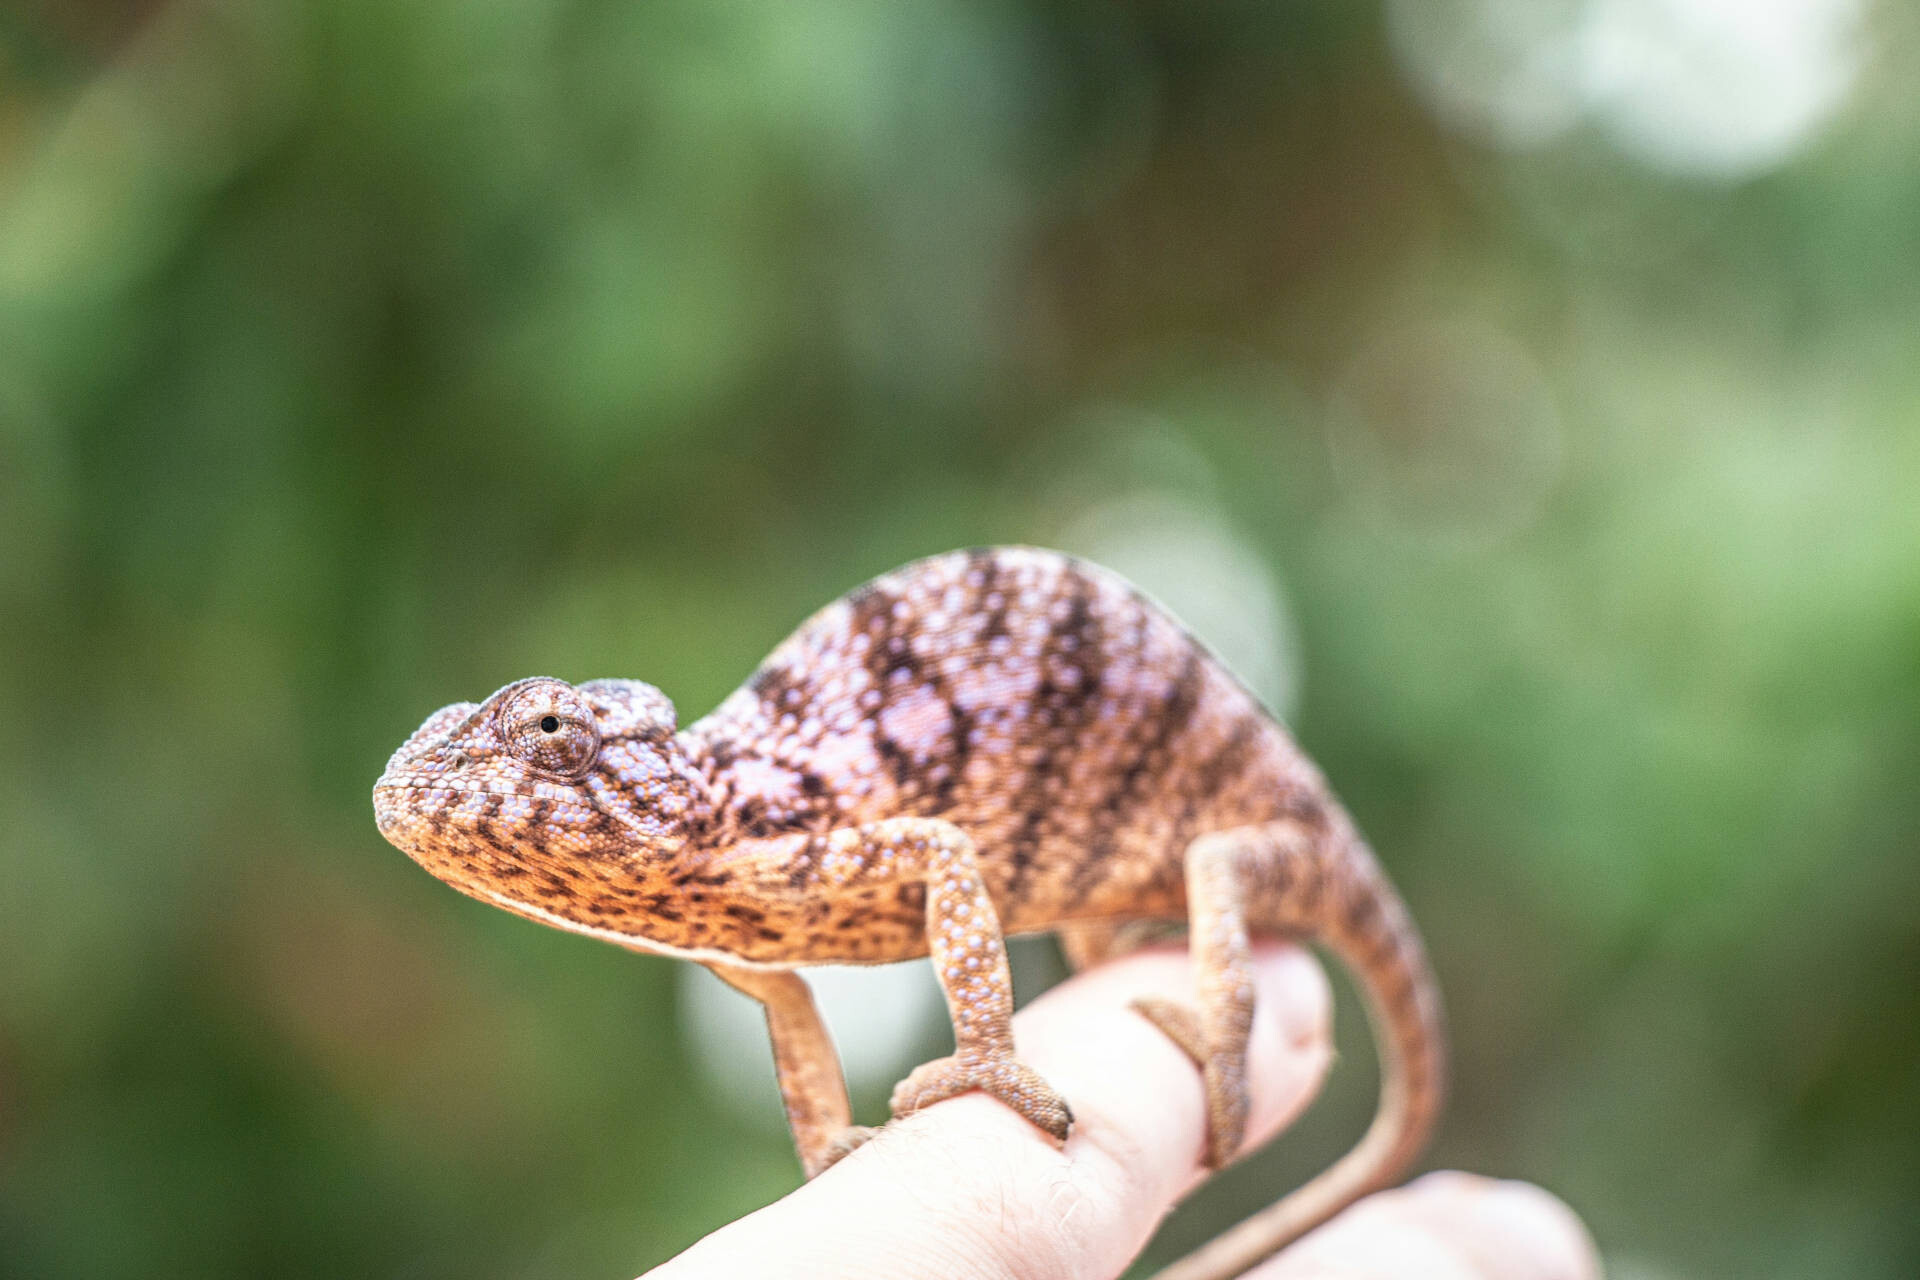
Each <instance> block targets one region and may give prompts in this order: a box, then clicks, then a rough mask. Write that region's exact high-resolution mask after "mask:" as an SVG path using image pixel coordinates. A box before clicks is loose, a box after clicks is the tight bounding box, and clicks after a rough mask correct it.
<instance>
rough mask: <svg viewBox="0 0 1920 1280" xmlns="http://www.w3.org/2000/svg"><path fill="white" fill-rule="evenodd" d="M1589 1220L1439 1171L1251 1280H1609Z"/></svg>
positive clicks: (1360, 1210) (1533, 1191)
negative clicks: (1411, 1279) (1602, 1275)
mask: <svg viewBox="0 0 1920 1280" xmlns="http://www.w3.org/2000/svg"><path fill="white" fill-rule="evenodd" d="M1599 1275H1600V1260H1599V1256H1598V1254H1597V1253H1596V1252H1595V1251H1594V1247H1593V1241H1592V1239H1591V1238H1590V1237H1589V1236H1588V1235H1587V1230H1586V1228H1585V1227H1584V1226H1582V1225H1581V1222H1580V1219H1579V1218H1577V1217H1575V1216H1574V1214H1573V1211H1572V1210H1571V1209H1569V1208H1567V1206H1566V1205H1564V1204H1562V1203H1561V1202H1560V1201H1558V1200H1556V1199H1554V1198H1553V1197H1552V1196H1550V1195H1548V1194H1547V1193H1546V1192H1544V1191H1542V1190H1541V1189H1540V1188H1538V1187H1534V1186H1529V1185H1528V1184H1526V1183H1524V1182H1497V1181H1495V1180H1493V1179H1491V1178H1480V1177H1474V1176H1472V1175H1470V1174H1465V1173H1435V1174H1429V1175H1428V1176H1427V1177H1424V1178H1422V1179H1420V1181H1418V1182H1416V1183H1414V1184H1413V1185H1412V1186H1409V1187H1404V1188H1402V1189H1400V1190H1398V1191H1387V1192H1383V1193H1382V1194H1380V1195H1377V1196H1369V1197H1368V1198H1367V1199H1365V1200H1362V1201H1361V1202H1360V1203H1359V1204H1357V1205H1355V1206H1354V1207H1353V1208H1351V1209H1349V1210H1347V1211H1346V1212H1345V1213H1343V1214H1341V1215H1340V1216H1339V1217H1338V1218H1335V1219H1334V1220H1333V1221H1332V1222H1330V1223H1328V1224H1327V1225H1326V1226H1324V1227H1322V1228H1320V1229H1319V1230H1318V1231H1315V1232H1313V1233H1312V1234H1310V1235H1308V1236H1307V1237H1306V1238H1305V1239H1303V1240H1301V1241H1300V1242H1299V1243H1298V1244H1296V1245H1294V1246H1293V1247H1292V1248H1290V1249H1288V1250H1286V1251H1285V1252H1283V1253H1282V1254H1281V1255H1280V1256H1279V1257H1277V1258H1275V1259H1274V1260H1273V1261H1272V1262H1270V1263H1268V1264H1266V1265H1265V1266H1263V1267H1259V1268H1256V1269H1255V1270H1254V1271H1252V1272H1250V1273H1248V1276H1247V1278H1246V1280H1334V1278H1335V1277H1338V1280H1408V1277H1414V1276H1418V1277H1420V1278H1421V1280H1599Z"/></svg>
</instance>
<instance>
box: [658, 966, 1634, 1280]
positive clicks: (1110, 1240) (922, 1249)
mask: <svg viewBox="0 0 1920 1280" xmlns="http://www.w3.org/2000/svg"><path fill="white" fill-rule="evenodd" d="M1252 969H1253V973H1254V976H1255V982H1256V986H1257V989H1258V996H1257V1000H1256V1008H1257V1009H1258V1012H1257V1014H1256V1016H1255V1019H1254V1024H1253V1027H1252V1029H1251V1036H1250V1040H1249V1054H1248V1068H1249V1070H1248V1075H1249V1079H1250V1081H1251V1083H1252V1087H1251V1089H1250V1094H1251V1111H1250V1116H1249V1124H1248V1137H1247V1144H1248V1147H1249V1148H1252V1147H1257V1146H1259V1145H1261V1144H1262V1143H1264V1142H1266V1141H1267V1140H1268V1139H1270V1138H1271V1137H1272V1136H1273V1135H1274V1134H1275V1133H1277V1132H1278V1131H1280V1130H1281V1129H1283V1128H1284V1127H1285V1126H1286V1125H1287V1124H1288V1123H1289V1122H1290V1121H1291V1120H1292V1119H1293V1117H1295V1116H1296V1115H1297V1114H1298V1113H1299V1112H1300V1111H1301V1110H1303V1109H1304V1108H1305V1107H1306V1105H1307V1104H1308V1102H1309V1100H1310V1098H1311V1096H1312V1094H1313V1093H1314V1091H1315V1090H1316V1089H1317V1088H1318V1085H1319V1083H1320V1081H1321V1078H1322V1075H1323V1073H1324V1071H1325V1069H1326V1067H1327V1064H1328V1063H1329V1061H1330V1057H1331V1055H1330V1050H1329V1047H1328V1030H1329V1028H1328V1013H1329V996H1328V989H1327V985H1326V981H1325V978H1324V975H1323V974H1322V973H1321V971H1320V970H1319V969H1318V967H1317V966H1315V965H1314V964H1313V963H1312V961H1311V960H1310V959H1309V958H1308V957H1307V956H1306V955H1305V954H1304V953H1302V952H1301V951H1299V950H1298V949H1297V948H1295V947H1291V946H1286V945H1282V944H1269V943H1262V944H1259V945H1258V946H1257V947H1256V949H1255V955H1254V957H1253V966H1252ZM1189 982H1190V977H1189V975H1188V972H1187V970H1186V966H1185V963H1184V959H1183V957H1181V956H1180V955H1179V954H1178V953H1177V952H1173V951H1168V950H1166V949H1164V948H1158V949H1155V950H1153V951H1150V952H1147V953H1142V954H1137V955H1133V956H1129V957H1127V958H1125V959H1121V960H1117V961H1114V962H1113V963H1111V964H1107V965H1103V966H1101V967H1099V968H1098V969H1095V970H1093V971H1092V972H1090V973H1086V974H1083V975H1080V976H1079V977H1076V978H1073V979H1070V980H1069V981H1068V982H1065V983H1063V984H1061V985H1060V986H1058V987H1055V988H1054V989H1053V990H1051V991H1049V992H1047V993H1046V994H1045V995H1043V996H1041V997H1040V998H1039V999H1038V1000H1036V1001H1034V1002H1033V1003H1032V1004H1030V1005H1029V1006H1028V1007H1027V1008H1025V1009H1024V1010H1022V1011H1021V1013H1020V1014H1019V1015H1018V1016H1017V1017H1016V1018H1015V1019H1014V1034H1015V1037H1016V1039H1017V1040H1018V1041H1019V1043H1020V1045H1021V1046H1022V1049H1023V1052H1024V1054H1025V1056H1026V1057H1027V1058H1028V1059H1029V1060H1030V1061H1031V1062H1032V1063H1033V1065H1034V1067H1035V1069H1036V1070H1038V1071H1040V1072H1041V1073H1042V1074H1043V1075H1045V1076H1046V1077H1047V1078H1048V1079H1051V1080H1057V1081H1059V1082H1060V1083H1061V1087H1062V1088H1063V1089H1064V1090H1066V1091H1068V1092H1070V1093H1071V1094H1072V1096H1073V1098H1074V1100H1075V1102H1076V1104H1077V1108H1078V1109H1077V1112H1076V1115H1077V1117H1078V1125H1077V1128H1076V1132H1075V1138H1074V1140H1073V1142H1071V1143H1069V1144H1068V1146H1067V1148H1066V1149H1065V1150H1057V1149H1055V1148H1053V1147H1052V1146H1051V1145H1050V1144H1047V1143H1044V1142H1042V1141H1039V1140H1037V1139H1036V1136H1035V1135H1034V1133H1033V1131H1032V1129H1031V1128H1030V1127H1028V1126H1026V1125H1024V1124H1022V1123H1021V1122H1020V1121H1019V1120H1017V1119H1016V1118H1015V1117H1013V1116H1012V1115H1011V1114H1010V1113H1008V1112H1006V1111H1003V1110H1001V1109H999V1108H998V1107H996V1106H995V1105H994V1104H993V1103H991V1102H989V1101H987V1100H985V1099H982V1098H977V1097H974V1098H958V1099H955V1100H954V1101H953V1102H952V1103H949V1104H942V1105H941V1106H938V1107H933V1108H930V1109H928V1110H926V1111H923V1112H920V1113H918V1114H916V1115H915V1116H913V1117H912V1118H911V1119H909V1120H907V1121H903V1122H900V1123H897V1124H894V1125H890V1126H888V1127H887V1129H886V1130H884V1131H883V1132H882V1134H881V1135H880V1136H879V1137H878V1138H877V1139H876V1140H874V1141H872V1142H870V1143H868V1144H867V1145H865V1146H864V1147H863V1148H862V1149H861V1150H860V1151H858V1152H857V1153H855V1154H854V1155H853V1156H852V1157H851V1158H850V1159H848V1160H846V1161H844V1162H843V1163H841V1164H840V1165H839V1166H837V1167H836V1168H834V1169H833V1170H832V1172H831V1173H829V1174H828V1175H827V1176H825V1177H822V1178H819V1179H816V1180H814V1181H812V1182H809V1183H807V1184H806V1185H805V1186H803V1187H802V1188H800V1189H799V1190H798V1191H796V1192H794V1193H793V1194H792V1195H790V1196H788V1197H786V1198H785V1199H783V1200H781V1201H778V1202H776V1203H775V1204H772V1205H769V1206H768V1207H766V1208H765V1209H762V1210H760V1211H758V1212H757V1213H754V1214H751V1215H749V1216H748V1217H746V1218H743V1219H741V1220H740V1221H739V1222H736V1223H734V1224H732V1225H731V1226H729V1227H725V1228H722V1229H721V1230H719V1231H717V1232H715V1233H714V1234H712V1235H710V1236H708V1237H707V1238H706V1239H705V1240H703V1241H701V1242H700V1243H699V1244H697V1245H695V1246H694V1247H693V1248H691V1249H689V1250H688V1251H687V1252H685V1253H683V1254H681V1255H680V1256H679V1257H677V1258H675V1259H674V1260H673V1261H671V1262H668V1263H666V1264H664V1265H662V1266H660V1267H658V1268H656V1269H655V1270H653V1271H651V1272H649V1273H648V1274H647V1277H646V1280H723V1278H728V1280H730V1278H731V1277H735V1276H742V1275H761V1276H779V1277H782V1280H814V1278H816V1277H817V1278H818V1280H829V1278H832V1280H841V1278H845V1280H899V1278H900V1277H935V1276H960V1275H964V1276H968V1277H970V1278H980V1280H993V1278H999V1277H1006V1278H1009V1280H1011V1278H1012V1277H1021V1278H1023V1280H1112V1278H1113V1277H1115V1276H1118V1275H1119V1274H1120V1273H1121V1270H1122V1269H1123V1268H1124V1267H1125V1266H1126V1264H1127V1261H1128V1260H1129V1259H1130V1258H1131V1256H1132V1255H1133V1253H1134V1252H1136V1251H1137V1250H1138V1249H1139V1247H1140V1246H1141V1245H1142V1244H1143V1243H1144V1242H1145V1240H1146V1238H1147V1237H1148V1236H1149V1235H1150V1234H1151V1233H1152V1231H1153V1228H1154V1226H1155V1225H1156V1224H1157V1223H1158V1221H1159V1220H1160V1218H1161V1216H1162V1215H1163V1214H1164V1213H1165V1212H1166V1211H1167V1210H1168V1209H1169V1208H1170V1207H1171V1206H1172V1204H1173V1203H1174V1201H1175V1200H1177V1199H1178V1198H1180V1197H1181V1196H1183V1195H1185V1194H1186V1193H1188V1192H1189V1191H1190V1190H1192V1189H1193V1188H1194V1187H1195V1186H1197V1185H1198V1184H1200V1183H1201V1182H1202V1181H1203V1180H1204V1179H1205V1178H1206V1177H1207V1176H1208V1175H1209V1173H1210V1170H1208V1169H1207V1168H1206V1167H1205V1165H1204V1164H1203V1163H1202V1162H1201V1161H1200V1159H1199V1153H1200V1150H1201V1145H1202V1141H1203V1138H1204V1135H1205V1132H1206V1126H1207V1120H1206V1108H1205V1098H1204V1092H1203V1088H1202V1086H1201V1084H1200V1081H1199V1078H1198V1077H1197V1076H1196V1074H1195V1073H1194V1072H1193V1070H1192V1067H1191V1065H1190V1064H1189V1063H1188V1062H1187V1060H1186V1058H1185V1056H1184V1054H1183V1053H1182V1052H1181V1051H1180V1050H1178V1049H1177V1048H1176V1047H1175V1046H1173V1045H1171V1044H1169V1043H1167V1042H1166V1041H1165V1040H1164V1039H1162V1038H1161V1037H1158V1036H1156V1035H1155V1034H1153V1032H1152V1031H1151V1029H1150V1028H1148V1027H1147V1026H1145V1025H1144V1024H1143V1023H1142V1022H1140V1021H1139V1020H1138V1019H1136V1018H1135V1017H1133V1016H1132V1015H1131V1014H1130V1012H1129V1005H1130V1004H1131V1003H1133V1002H1134V1001H1138V1000H1141V999H1172V998H1177V997H1178V996H1179V995H1181V994H1182V993H1183V992H1184V990H1185V989H1186V987H1187V985H1188V983H1189ZM1116 1062H1123V1063H1125V1069H1124V1070H1116V1069H1115V1068H1114V1064H1115V1063H1116ZM1249 1274H1250V1275H1251V1276H1255V1277H1262V1278H1264V1280H1307V1278H1309V1277H1314V1278H1318V1280H1328V1278H1330V1277H1338V1278H1339V1280H1598V1277H1599V1274H1600V1271H1599V1264H1598V1261H1597V1258H1596V1255H1595V1253H1594V1251H1593V1248H1592V1244H1591V1242H1590V1241H1589V1239H1588V1238H1587V1235H1586V1232H1585V1229H1584V1228H1583V1227H1582V1226H1581V1225H1580V1223H1579V1220H1578V1219H1577V1218H1575V1217H1574V1216H1573V1214H1572V1213H1570V1212H1569V1211H1568V1210H1567V1209H1566V1208H1565V1206H1563V1205H1561V1204H1560V1203H1559V1202H1558V1201H1556V1200H1554V1199H1553V1198H1552V1197H1551V1196H1549V1195H1547V1194H1546V1193H1545V1192H1542V1191H1540V1190H1538V1189H1537V1188H1534V1187H1529V1186H1526V1185H1524V1184H1521V1183H1512V1182H1498V1181H1494V1180H1491V1179H1486V1178H1478V1177H1472V1176H1469V1175H1466V1174H1434V1175H1430V1176H1429V1177H1427V1178H1424V1179H1421V1180H1420V1181H1418V1182H1416V1183H1414V1184H1413V1185H1412V1186H1410V1187H1408V1188H1405V1189H1402V1190H1398V1191H1391V1192H1385V1193H1382V1194H1379V1195H1375V1196H1371V1197H1368V1198H1366V1199H1364V1200H1362V1201H1361V1202H1359V1203H1358V1204H1357V1205H1355V1206H1354V1207H1352V1208H1350V1209H1349V1210H1347V1211H1346V1212H1344V1213H1342V1214H1340V1215H1339V1216H1337V1217H1336V1218H1335V1219H1334V1220H1333V1221H1332V1222H1331V1223H1329V1224H1328V1225H1327V1226H1325V1227H1323V1228H1321V1229H1320V1230H1318V1231H1315V1232H1313V1233H1312V1234H1310V1235H1308V1236H1307V1237H1306V1238H1305V1239H1303V1240H1301V1241H1300V1242H1299V1243H1297V1244H1295V1245H1294V1246H1292V1247H1291V1248H1288V1249H1286V1250H1284V1251H1283V1252H1282V1253H1280V1254H1279V1255H1277V1256H1276V1257H1274V1258H1272V1259H1270V1260H1268V1261H1267V1262H1266V1263H1263V1264H1261V1265H1260V1266H1259V1267H1258V1268H1256V1269H1255V1270H1254V1271H1252V1272H1250V1273H1249Z"/></svg>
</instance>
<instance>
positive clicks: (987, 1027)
mask: <svg viewBox="0 0 1920 1280" xmlns="http://www.w3.org/2000/svg"><path fill="white" fill-rule="evenodd" d="M836 859H837V861H836ZM826 861H827V863H828V864H830V865H829V869H828V870H827V874H828V876H829V877H830V878H831V877H832V876H833V875H834V874H835V870H834V868H840V870H839V874H841V875H847V874H849V873H851V874H861V873H862V872H864V871H866V870H868V869H870V868H873V867H874V866H875V865H876V864H879V865H882V866H884V865H886V864H888V863H891V864H892V865H893V866H894V867H895V868H896V869H897V871H898V872H907V871H909V870H913V869H917V870H919V871H920V873H921V875H922V876H923V878H924V881H925V884H926V887H927V907H926V910H927V945H928V949H929V950H930V951H931V952H932V954H933V968H934V973H935V974H936V975H937V976H938V977H939V979H940V987H941V990H942V991H943V992H945V994H946V997H947V1010H948V1012H949V1013H950V1014H951V1015H952V1018H953V1041H954V1051H953V1055H952V1056H951V1057H947V1058H939V1059H936V1060H935V1061H933V1062H929V1063H926V1064H925V1065H924V1066H921V1067H918V1068H916V1069H915V1070H914V1071H913V1072H912V1073H911V1074H909V1075H908V1076H907V1078H906V1079H905V1080H902V1081H901V1082H900V1083H899V1084H898V1085H897V1086H895V1088H894V1091H893V1102H892V1106H893V1114H894V1115H895V1116H905V1115H910V1114H912V1113H913V1112H915V1111H918V1110H920V1109H921V1108H922V1107H928V1106H932V1105H933V1104H934V1103H936V1102H940V1101H942V1100H943V1099H946V1098H951V1097H953V1096H954V1095H955V1094H961V1093H966V1092H968V1091H970V1090H974V1089H978V1090H980V1091H981V1092H983V1093H986V1094H990V1095H991V1096H993V1097H995V1098H998V1099H999V1100H1000V1101H1001V1102H1003V1103H1005V1104H1006V1105H1007V1106H1009V1107H1011V1108H1013V1110H1015V1111H1017V1112H1019V1113H1020V1115H1021V1116H1022V1117H1024V1118H1025V1119H1026V1120H1027V1121H1028V1122H1029V1123H1031V1124H1032V1125H1033V1126H1034V1127H1035V1128H1038V1129H1040V1130H1042V1131H1044V1132H1045V1133H1047V1134H1049V1135H1051V1136H1052V1137H1054V1138H1055V1139H1058V1140H1060V1141H1062V1142H1064V1141H1065V1140H1066V1137H1067V1132H1068V1130H1069V1129H1070V1128H1071V1127H1072V1125H1073V1112H1072V1111H1071V1110H1070V1109H1069V1108H1068V1106H1067V1102H1066V1099H1065V1098H1062V1097H1061V1096H1060V1094H1059V1093H1058V1092H1057V1091H1055V1090H1054V1088H1053V1087H1052V1086H1051V1085H1049V1084H1048V1083H1047V1082H1046V1081H1045V1080H1043V1079H1041V1078H1040V1076H1039V1074H1038V1073H1037V1072H1035V1071H1034V1070H1033V1069H1032V1068H1030V1067H1028V1066H1027V1065H1026V1064H1025V1063H1023V1062H1021V1061H1020V1060H1019V1059H1018V1058H1016V1057H1015V1056H1014V1052H1013V979H1012V977H1011V975H1009V973H1008V972H1007V948H1006V943H1005V942H1004V941H1003V940H1002V938H1001V934H1000V918H999V916H998V914H997V913H996V912H995V911H994V909H993V900H992V899H991V898H989V897H988V896H987V887H986V883H985V882H984V881H983V880H982V879H981V876H980V865H979V859H978V857H977V855H976V854H975V852H974V847H973V841H972V839H970V838H969V837H968V836H967V834H966V833H965V832H964V831H962V830H960V828H958V827H956V826H954V825H953V824H952V823H950V822H941V821H938V820H936V819H929V818H894V819H889V820H887V821H884V822H876V823H872V824H869V825H867V826H864V827H857V828H851V829H845V830H842V831H836V832H834V833H833V835H832V836H830V837H829V838H828V851H827V854H826Z"/></svg>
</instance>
